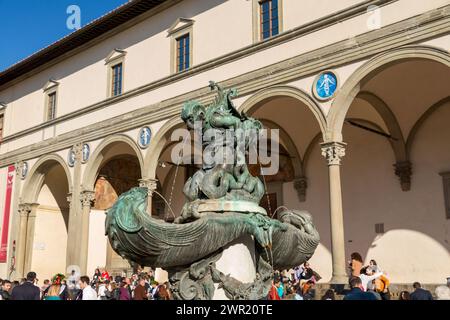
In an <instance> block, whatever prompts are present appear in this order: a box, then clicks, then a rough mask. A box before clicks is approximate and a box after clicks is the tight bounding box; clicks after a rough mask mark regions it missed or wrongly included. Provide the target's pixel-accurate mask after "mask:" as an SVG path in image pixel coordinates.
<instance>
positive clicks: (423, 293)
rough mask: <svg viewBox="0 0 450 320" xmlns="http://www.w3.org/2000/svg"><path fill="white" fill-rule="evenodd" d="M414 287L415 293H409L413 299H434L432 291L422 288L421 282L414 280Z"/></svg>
mask: <svg viewBox="0 0 450 320" xmlns="http://www.w3.org/2000/svg"><path fill="white" fill-rule="evenodd" d="M413 287H414V289H415V290H414V292H413V293H411V294H410V295H409V296H410V299H411V300H433V296H432V295H431V292H430V291H428V290H425V289H422V286H421V285H420V283H419V282H414V283H413Z"/></svg>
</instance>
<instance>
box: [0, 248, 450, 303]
mask: <svg viewBox="0 0 450 320" xmlns="http://www.w3.org/2000/svg"><path fill="white" fill-rule="evenodd" d="M348 267H349V275H350V276H349V286H350V289H349V290H346V292H344V294H345V296H344V298H343V299H344V300H391V298H392V296H391V292H390V281H389V279H388V277H387V274H386V273H385V272H383V271H382V270H381V268H380V267H379V266H378V264H377V262H376V261H375V260H370V262H369V264H368V265H364V263H363V259H362V256H361V255H360V254H359V253H357V252H354V253H352V254H351V257H350V260H349V262H348ZM320 279H321V276H320V275H319V274H318V273H317V272H316V271H314V270H313V269H312V268H311V266H310V263H309V262H305V263H304V264H302V265H301V266H298V267H295V268H294V269H291V270H283V271H279V270H275V271H274V274H273V280H272V286H271V288H270V290H269V293H268V296H267V299H268V300H314V299H316V298H318V297H317V295H316V284H317V282H318V281H319V280H320ZM0 284H1V287H0V300H171V299H173V297H172V292H171V289H170V284H169V283H168V282H165V283H162V284H159V283H158V282H157V281H156V280H155V277H154V272H153V270H151V269H150V270H149V271H147V272H144V271H143V270H138V271H137V272H136V273H134V274H133V275H132V276H131V277H122V276H115V277H112V276H110V275H109V273H108V271H107V270H106V269H103V270H100V269H99V268H97V269H96V270H95V273H94V275H93V276H92V277H91V278H89V277H88V276H79V275H78V274H77V272H76V271H75V270H72V272H71V273H70V274H69V276H68V277H66V276H65V275H63V274H56V275H55V276H54V277H53V278H52V279H51V280H49V279H46V280H44V282H43V285H42V286H40V285H39V279H37V277H36V273H34V272H29V273H28V274H27V277H26V278H23V279H22V280H21V281H13V282H11V281H9V280H2V279H0ZM339 294H342V292H340V293H339ZM435 294H436V297H437V299H442V300H450V283H448V284H447V286H439V287H437V288H436V292H435ZM319 298H320V299H321V300H335V299H336V298H337V297H336V292H335V291H334V290H333V289H328V290H326V292H325V293H324V294H323V295H322V296H321V297H319ZM398 299H399V300H433V296H432V294H431V292H430V291H428V290H425V289H424V288H422V286H421V284H420V283H419V282H415V283H414V284H413V291H412V292H409V291H402V292H401V293H400V294H399V298H398Z"/></svg>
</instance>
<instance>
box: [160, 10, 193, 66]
mask: <svg viewBox="0 0 450 320" xmlns="http://www.w3.org/2000/svg"><path fill="white" fill-rule="evenodd" d="M179 25H181V26H179ZM177 26H179V27H177ZM167 36H168V37H170V73H171V74H177V73H181V72H185V71H187V70H189V69H191V68H192V67H193V65H194V59H193V56H194V54H193V52H194V20H192V19H185V18H178V19H177V20H176V21H175V22H174V23H173V24H172V26H171V27H170V28H169V30H168V35H167ZM186 36H189V67H188V68H185V69H183V70H182V71H178V60H177V58H178V50H177V49H178V39H180V38H182V37H186Z"/></svg>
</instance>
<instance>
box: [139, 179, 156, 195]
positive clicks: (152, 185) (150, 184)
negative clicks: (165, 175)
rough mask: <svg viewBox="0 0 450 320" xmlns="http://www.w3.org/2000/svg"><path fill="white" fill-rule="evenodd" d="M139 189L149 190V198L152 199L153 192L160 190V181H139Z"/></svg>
mask: <svg viewBox="0 0 450 320" xmlns="http://www.w3.org/2000/svg"><path fill="white" fill-rule="evenodd" d="M139 187H141V188H147V192H148V196H149V197H152V196H153V192H154V191H156V189H157V188H158V179H152V178H147V179H139Z"/></svg>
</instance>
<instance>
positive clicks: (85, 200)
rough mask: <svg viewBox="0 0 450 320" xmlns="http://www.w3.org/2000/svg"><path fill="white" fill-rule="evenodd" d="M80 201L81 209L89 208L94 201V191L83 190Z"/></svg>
mask: <svg viewBox="0 0 450 320" xmlns="http://www.w3.org/2000/svg"><path fill="white" fill-rule="evenodd" d="M80 201H81V205H82V206H83V207H90V206H91V205H92V202H94V201H95V191H92V190H83V191H81V192H80Z"/></svg>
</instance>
